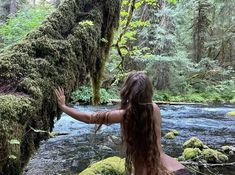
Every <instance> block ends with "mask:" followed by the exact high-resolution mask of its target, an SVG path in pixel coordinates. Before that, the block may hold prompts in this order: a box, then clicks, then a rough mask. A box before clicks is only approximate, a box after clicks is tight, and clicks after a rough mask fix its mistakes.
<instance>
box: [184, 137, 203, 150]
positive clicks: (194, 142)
mask: <svg viewBox="0 0 235 175" xmlns="http://www.w3.org/2000/svg"><path fill="white" fill-rule="evenodd" d="M203 147H204V144H203V142H202V141H201V140H200V139H198V138H197V137H192V138H190V139H189V140H187V141H186V142H184V144H183V148H199V149H200V150H202V149H203Z"/></svg>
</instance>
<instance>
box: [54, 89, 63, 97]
mask: <svg viewBox="0 0 235 175" xmlns="http://www.w3.org/2000/svg"><path fill="white" fill-rule="evenodd" d="M54 92H55V95H56V96H57V98H58V97H60V96H63V95H64V89H63V88H61V87H58V88H57V89H54Z"/></svg>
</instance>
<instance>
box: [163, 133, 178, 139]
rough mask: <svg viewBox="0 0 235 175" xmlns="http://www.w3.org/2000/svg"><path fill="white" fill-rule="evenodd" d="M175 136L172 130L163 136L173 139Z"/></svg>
mask: <svg viewBox="0 0 235 175" xmlns="http://www.w3.org/2000/svg"><path fill="white" fill-rule="evenodd" d="M175 137H176V136H175V134H174V133H173V132H168V133H167V134H166V135H165V136H164V138H166V139H174V138H175Z"/></svg>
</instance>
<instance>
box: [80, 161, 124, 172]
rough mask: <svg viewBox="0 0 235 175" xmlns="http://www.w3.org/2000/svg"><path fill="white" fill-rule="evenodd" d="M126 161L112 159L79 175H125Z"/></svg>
mask: <svg viewBox="0 0 235 175" xmlns="http://www.w3.org/2000/svg"><path fill="white" fill-rule="evenodd" d="M124 171H125V161H124V160H123V159H121V158H119V157H110V158H107V159H104V160H101V161H99V162H96V163H94V164H92V165H91V166H90V167H88V168H87V169H85V170H84V171H82V172H81V173H79V175H97V174H100V175H124Z"/></svg>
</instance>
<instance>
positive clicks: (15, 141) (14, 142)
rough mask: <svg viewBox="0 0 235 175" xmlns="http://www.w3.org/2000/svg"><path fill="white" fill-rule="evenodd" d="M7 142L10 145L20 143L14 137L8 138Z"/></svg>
mask: <svg viewBox="0 0 235 175" xmlns="http://www.w3.org/2000/svg"><path fill="white" fill-rule="evenodd" d="M8 142H9V143H10V144H11V145H19V144H20V141H19V140H16V139H11V140H8Z"/></svg>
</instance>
